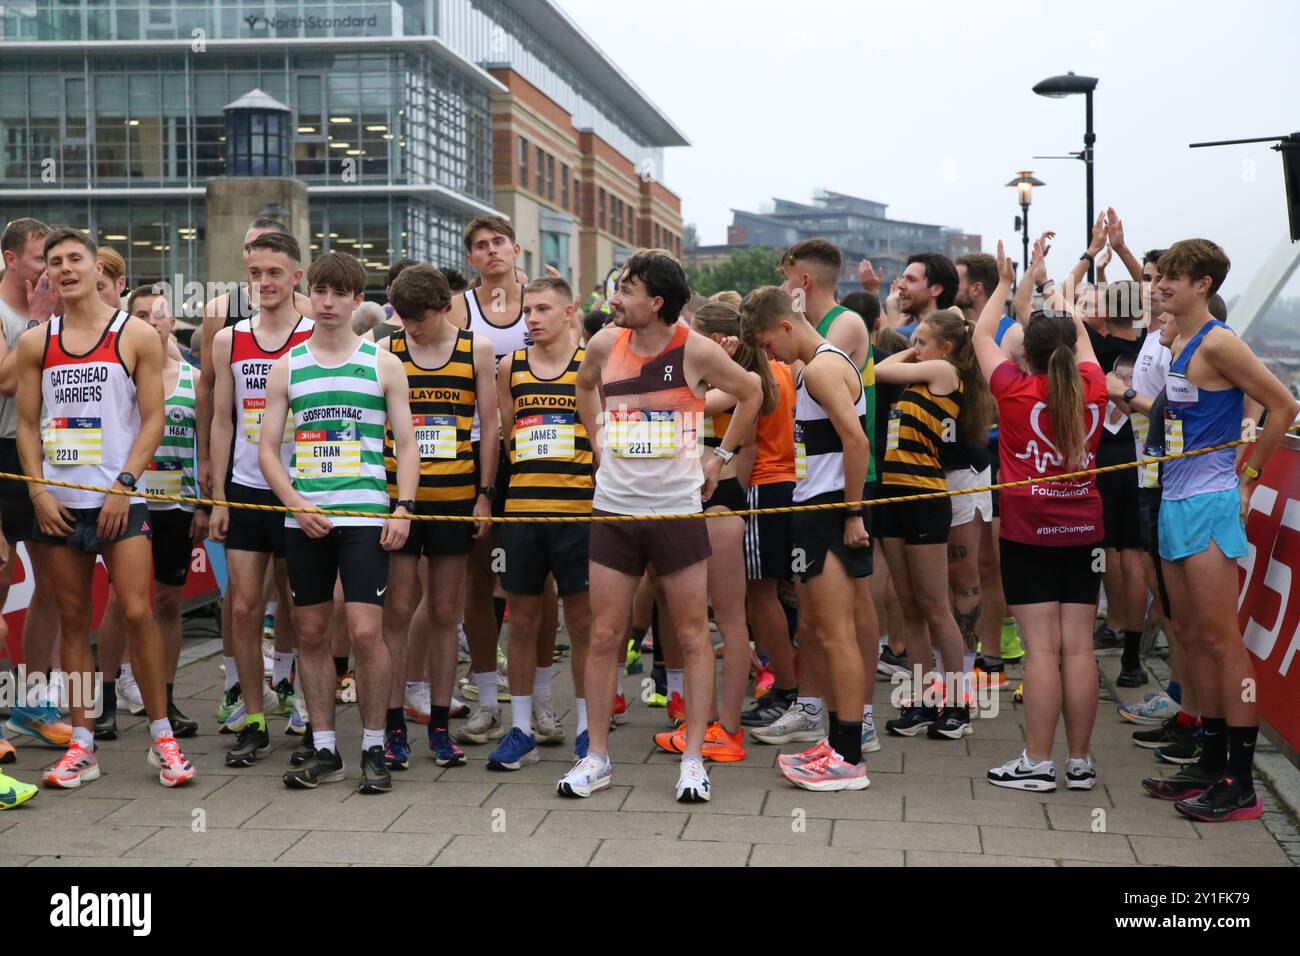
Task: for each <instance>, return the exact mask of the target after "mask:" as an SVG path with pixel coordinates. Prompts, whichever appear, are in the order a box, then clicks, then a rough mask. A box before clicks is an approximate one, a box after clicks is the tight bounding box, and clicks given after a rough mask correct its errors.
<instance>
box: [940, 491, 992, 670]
mask: <svg viewBox="0 0 1300 956" xmlns="http://www.w3.org/2000/svg"><path fill="white" fill-rule="evenodd" d="M984 527H985V523H984V522H983V521H981V520H980V519H979V513H978V512H976V515H975V518H974V520H972V521H968V522H967V523H966V524H963V525H958V526H957V527H955V528H953V529H951V530H950V531H949V532H948V588H949V590H950V591H951V593H952V614H953V617H954V618H955V619H956V621H957V629H958V631H959V633H960V634H961V639H962V650H963V652H964V656H970V655H973V654H974V653H975V645H976V644H977V643H978V642H979V639H980V635H979V620H980V609H981V607H982V600H983V592H982V589H981V588H980V538H981V537H982V536H983V529H984ZM946 663H947V662H946V661H945V666H946ZM963 667H964V663H963Z"/></svg>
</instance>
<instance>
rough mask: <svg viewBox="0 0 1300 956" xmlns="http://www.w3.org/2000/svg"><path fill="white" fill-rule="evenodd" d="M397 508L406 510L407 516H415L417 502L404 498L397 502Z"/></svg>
mask: <svg viewBox="0 0 1300 956" xmlns="http://www.w3.org/2000/svg"><path fill="white" fill-rule="evenodd" d="M397 507H398V508H405V509H406V513H407V514H412V515H413V514H415V502H414V501H411V500H410V499H409V498H402V499H401V500H399V501H398V502H397ZM393 510H397V509H396V508H395V509H393Z"/></svg>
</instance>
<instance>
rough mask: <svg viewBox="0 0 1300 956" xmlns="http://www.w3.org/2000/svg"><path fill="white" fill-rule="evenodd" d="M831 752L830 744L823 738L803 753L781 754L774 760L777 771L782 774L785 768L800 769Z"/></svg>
mask: <svg viewBox="0 0 1300 956" xmlns="http://www.w3.org/2000/svg"><path fill="white" fill-rule="evenodd" d="M831 752H832V751H831V745H830V743H829V742H828V741H827V740H826V739H825V738H823V739H822V740H820V741H818V742H817V743H815V744H813V745H812V746H811V747H809V748H808V749H807V750H805V751H803V753H797V754H781V756H779V757H777V758H776V765H777V767H778V769H780V770H781V771H782V772H784V771H785V768H786V767H802V766H803V765H804V764H806V763H812V762H813V761H815V760H821V759H822V757H825V756H826V755H827V754H829V753H831Z"/></svg>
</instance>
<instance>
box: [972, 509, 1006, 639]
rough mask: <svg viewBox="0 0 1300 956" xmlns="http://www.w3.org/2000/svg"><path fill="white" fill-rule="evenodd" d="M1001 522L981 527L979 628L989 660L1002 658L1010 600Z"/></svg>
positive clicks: (981, 525) (1000, 520) (992, 522)
mask: <svg viewBox="0 0 1300 956" xmlns="http://www.w3.org/2000/svg"><path fill="white" fill-rule="evenodd" d="M1001 523H1002V519H1001V518H994V519H993V520H992V521H990V522H984V523H981V524H980V559H979V579H980V616H979V624H978V627H977V628H976V630H977V633H978V634H979V641H980V647H981V653H982V654H983V655H984V657H985V659H986V660H987V659H988V658H997V659H999V660H1001V658H1002V622H1003V620H1005V619H1006V616H1007V600H1006V597H1005V596H1004V595H1003V593H1002V564H1001V561H1000V559H999V555H998V527H999V525H1000V524H1001Z"/></svg>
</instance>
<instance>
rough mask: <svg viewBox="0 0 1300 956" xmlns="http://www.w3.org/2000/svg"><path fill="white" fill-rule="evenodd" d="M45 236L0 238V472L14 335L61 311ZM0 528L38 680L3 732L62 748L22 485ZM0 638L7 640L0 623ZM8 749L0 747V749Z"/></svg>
mask: <svg viewBox="0 0 1300 956" xmlns="http://www.w3.org/2000/svg"><path fill="white" fill-rule="evenodd" d="M49 234H50V227H49V226H47V225H46V224H45V223H43V222H41V221H39V220H37V219H15V220H14V221H13V222H11V223H9V224H8V225H7V226H5V229H4V233H3V234H0V255H2V256H3V258H4V266H5V271H4V275H3V276H0V323H2V324H3V333H4V334H3V336H2V337H0V470H3V471H6V472H8V473H9V474H11V475H13V474H19V473H21V472H22V470H23V467H22V463H21V462H20V461H19V459H18V401H17V399H16V398H15V397H14V396H15V395H16V394H17V391H18V377H17V368H18V366H17V357H18V354H17V349H16V346H17V344H18V337H19V336H21V335H22V334H23V332H24V331H25V330H26V329H27V328H28V325H29V323H36V324H40V323H43V322H46V321H48V320H49V317H50V315H51V313H52V312H53V311H56V310H57V311H61V310H62V306H61V305H59V298H58V292H57V291H56V290H55V288H54V287H52V285H51V282H50V277H49V276H48V275H47V274H46V272H45V237H46V236H48V235H49ZM0 525H3V527H4V537H5V539H6V541H7V543H8V545H9V548H10V552H11V556H10V560H9V561H8V562H7V563H6V564H5V565H4V567H2V568H0V607H2V606H3V605H4V602H5V601H6V600H7V599H8V597H9V585H10V582H11V581H12V580H13V569H14V566H15V564H17V563H18V553H17V546H18V544H19V543H20V542H26V545H27V556H28V558H29V560H30V566H29V568H28V572H29V574H31V576H32V577H33V578H34V588H33V590H32V593H31V598H30V599H29V602H28V605H27V616H26V619H25V621H24V624H23V630H22V650H23V659H24V661H25V662H26V664H27V673H28V676H29V677H33V676H35V675H41V677H42V678H43V680H40V681H39V683H37V682H33V685H32V686H31V687H29V688H23V691H24V696H25V699H24V700H22V701H19V702H17V704H18V705H17V706H15V707H14V708H13V709H12V710H11V711H10V714H9V719H8V721H6V723H5V728H6V729H7V730H8V731H9V732H10V733H12V734H20V735H23V736H27V737H33V738H35V739H36V740H39V741H40V742H41V743H43V744H45V745H46V746H50V747H66V746H67V745H68V742H69V741H70V740H71V739H72V727H71V725H69V724H68V723H67V722H66V721H65V720H64V719H63V718H62V716H61V715H60V714H59V711H58V708H57V707H55V706H54V704H53V702H52V701H50V700H48V699H47V698H46V696H45V695H46V693H47V692H48V687H49V679H50V677H51V676H52V675H51V673H50V670H51V667H50V665H51V660H52V658H53V652H54V642H55V640H56V639H57V638H58V635H59V609H58V604H57V603H56V601H55V597H54V594H53V592H52V591H51V588H50V584H49V581H50V576H49V571H48V563H49V554H50V551H51V546H50V545H46V544H40V543H38V542H36V541H34V540H32V539H33V536H34V534H35V532H36V516H35V513H34V512H33V510H32V500H31V497H30V495H29V493H28V490H27V486H26V485H25V484H24V483H23V482H20V481H9V480H6V481H0ZM0 634H4V635H6V636H7V635H8V626H7V625H6V624H5V623H4V621H3V618H0ZM38 690H39V691H40V692H41V693H40V695H39V699H38V697H37V691H38ZM0 741H3V737H0ZM8 746H9V745H8V744H7V742H0V748H6V747H8Z"/></svg>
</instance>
